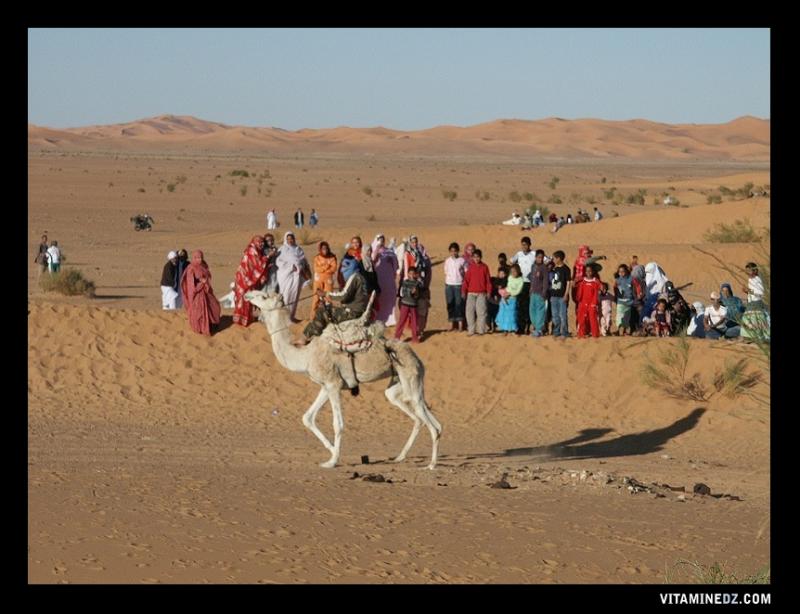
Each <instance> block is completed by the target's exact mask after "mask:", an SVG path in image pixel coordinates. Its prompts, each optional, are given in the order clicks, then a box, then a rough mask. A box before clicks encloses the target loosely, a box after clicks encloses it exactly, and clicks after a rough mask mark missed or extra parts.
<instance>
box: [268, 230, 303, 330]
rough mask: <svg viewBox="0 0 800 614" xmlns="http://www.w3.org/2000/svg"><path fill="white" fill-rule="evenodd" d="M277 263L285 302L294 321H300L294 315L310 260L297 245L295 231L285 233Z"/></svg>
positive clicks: (279, 284) (279, 283)
mask: <svg viewBox="0 0 800 614" xmlns="http://www.w3.org/2000/svg"><path fill="white" fill-rule="evenodd" d="M275 264H277V266H278V286H279V287H280V291H281V295H282V296H283V303H284V305H286V306H287V307H288V308H289V313H290V315H291V318H292V321H293V322H299V321H300V320H298V319H297V318H295V317H294V315H295V313H296V312H297V301H298V300H299V299H300V289H301V288H302V286H303V275H304V272H305V271H307V270H308V262H307V261H306V255H305V253H304V252H303V248H302V247H300V246H299V245H297V241H296V240H295V237H294V233H292V232H287V233H286V234H285V235H283V245H282V246H281V248H280V250H279V251H278V258H277V259H276V261H275Z"/></svg>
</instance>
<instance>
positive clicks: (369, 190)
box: [361, 185, 372, 196]
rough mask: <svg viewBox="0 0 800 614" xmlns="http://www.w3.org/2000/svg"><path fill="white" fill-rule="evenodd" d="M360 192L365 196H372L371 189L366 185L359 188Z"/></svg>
mask: <svg viewBox="0 0 800 614" xmlns="http://www.w3.org/2000/svg"><path fill="white" fill-rule="evenodd" d="M361 191H362V192H364V194H366V195H367V196H372V188H371V187H369V186H368V185H367V186H364V187H363V188H361Z"/></svg>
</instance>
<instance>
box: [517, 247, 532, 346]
mask: <svg viewBox="0 0 800 614" xmlns="http://www.w3.org/2000/svg"><path fill="white" fill-rule="evenodd" d="M519 245H520V248H521V249H520V250H519V251H518V252H517V253H516V254H514V257H513V258H512V259H511V263H512V264H518V265H519V268H520V271H521V272H522V273H521V275H522V281H523V287H522V292H521V293H520V295H519V297H518V298H517V300H516V305H517V322H519V332H520V334H522V335H527V334H528V333H529V332H530V326H531V318H530V313H529V310H530V299H531V269H532V268H533V265H534V264H535V262H536V254H535V253H534V252H533V251H532V250H531V238H530V237H527V236H525V237H522V238H521V239H520V240H519Z"/></svg>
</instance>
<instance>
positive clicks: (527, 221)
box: [502, 207, 603, 232]
mask: <svg viewBox="0 0 800 614" xmlns="http://www.w3.org/2000/svg"><path fill="white" fill-rule="evenodd" d="M602 219H603V214H602V213H601V212H600V210H599V209H598V208H597V207H595V208H594V213H593V214H590V213H589V212H588V211H583V210H581V209H578V212H577V214H576V215H575V217H572V214H571V213H567V215H566V217H565V216H563V215H561V216H559V215H558V214H556V213H551V214H550V215H549V216H548V218H547V222H545V219H544V216H543V215H542V212H541V210H540V209H536V211H534V212H533V213H531V212H530V211H526V212H525V214H524V215H520V213H519V212H517V211H514V212H513V213H512V214H511V217H510V218H509V219H507V220H504V221H503V222H502V224H503V225H505V226H519V227H520V230H531V229H533V228H537V227H539V226H544V225H545V224H546V223H550V224H552V225H553V227H552V229H551V232H558V230H559V229H560V228H561V227H562V226H565V225H567V224H584V223H587V222H591V221H592V220H594V221H595V222H599V221H600V220H602Z"/></svg>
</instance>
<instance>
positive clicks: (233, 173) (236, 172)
mask: <svg viewBox="0 0 800 614" xmlns="http://www.w3.org/2000/svg"><path fill="white" fill-rule="evenodd" d="M230 175H231V177H249V176H250V173H248V172H247V171H245V170H241V169H236V170H233V171H231V172H230Z"/></svg>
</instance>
